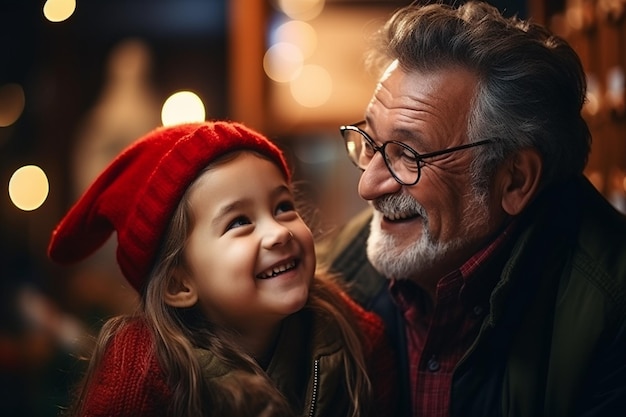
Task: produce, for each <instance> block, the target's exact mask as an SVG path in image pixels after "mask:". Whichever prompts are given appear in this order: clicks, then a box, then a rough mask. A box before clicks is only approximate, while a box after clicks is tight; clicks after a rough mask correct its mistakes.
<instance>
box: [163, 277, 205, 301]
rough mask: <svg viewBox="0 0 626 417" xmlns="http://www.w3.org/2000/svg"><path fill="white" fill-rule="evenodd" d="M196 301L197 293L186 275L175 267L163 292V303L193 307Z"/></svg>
mask: <svg viewBox="0 0 626 417" xmlns="http://www.w3.org/2000/svg"><path fill="white" fill-rule="evenodd" d="M197 302H198V293H197V291H196V287H195V286H194V285H193V282H192V281H191V280H190V279H189V277H188V275H187V274H186V273H185V272H184V271H182V270H180V269H177V270H176V271H175V272H174V276H173V277H172V278H171V280H170V283H169V285H168V286H167V291H166V292H165V304H167V305H169V306H171V307H177V308H187V307H193V306H194V305H195V304H196V303H197Z"/></svg>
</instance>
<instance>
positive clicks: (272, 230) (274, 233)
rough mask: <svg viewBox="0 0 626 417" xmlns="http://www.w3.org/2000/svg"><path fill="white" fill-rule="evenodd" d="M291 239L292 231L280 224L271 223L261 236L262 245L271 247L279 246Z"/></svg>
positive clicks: (267, 247)
mask: <svg viewBox="0 0 626 417" xmlns="http://www.w3.org/2000/svg"><path fill="white" fill-rule="evenodd" d="M292 239H293V232H292V231H291V230H289V229H288V228H287V227H285V226H284V225H282V224H279V223H275V224H273V225H271V226H270V227H269V228H268V230H267V231H266V233H265V235H264V237H263V247H265V248H266V249H271V248H274V247H276V246H281V245H284V244H286V243H287V242H289V241H290V240H292Z"/></svg>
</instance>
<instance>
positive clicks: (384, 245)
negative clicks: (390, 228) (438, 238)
mask: <svg viewBox="0 0 626 417" xmlns="http://www.w3.org/2000/svg"><path fill="white" fill-rule="evenodd" d="M380 217H381V214H380V213H379V212H374V218H373V219H372V223H371V226H370V235H369V238H368V239H367V257H368V258H369V260H370V262H371V263H372V265H373V266H374V268H375V269H376V270H377V271H378V272H379V273H380V274H382V275H383V276H385V277H387V278H394V279H411V278H412V277H414V276H415V275H417V274H419V273H420V272H422V271H424V270H426V269H428V268H430V267H431V266H432V265H433V264H434V263H435V261H437V260H438V259H440V258H442V257H443V256H444V255H445V253H446V252H447V251H448V250H449V249H450V247H452V246H453V245H452V244H451V243H439V242H433V241H432V239H431V237H430V234H429V232H428V229H427V227H426V225H424V228H423V231H422V235H421V236H420V238H419V239H417V240H416V241H414V242H412V243H411V244H409V245H408V246H406V247H403V244H402V243H401V242H398V241H397V238H396V237H395V236H392V235H390V234H388V233H385V232H383V231H382V230H381V229H380Z"/></svg>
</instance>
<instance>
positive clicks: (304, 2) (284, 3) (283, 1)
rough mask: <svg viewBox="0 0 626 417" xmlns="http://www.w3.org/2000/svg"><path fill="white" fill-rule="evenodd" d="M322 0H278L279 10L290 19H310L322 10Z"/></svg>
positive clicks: (323, 2)
mask: <svg viewBox="0 0 626 417" xmlns="http://www.w3.org/2000/svg"><path fill="white" fill-rule="evenodd" d="M324 4H325V1H324V0H279V1H278V7H279V8H280V10H281V11H282V12H283V13H284V14H286V15H287V16H289V17H290V18H292V19H296V20H312V19H315V18H316V17H317V16H319V14H320V13H321V12H322V10H324Z"/></svg>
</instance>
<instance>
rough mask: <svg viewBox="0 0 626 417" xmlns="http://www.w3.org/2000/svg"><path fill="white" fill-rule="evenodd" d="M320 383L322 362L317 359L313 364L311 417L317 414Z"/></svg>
mask: <svg viewBox="0 0 626 417" xmlns="http://www.w3.org/2000/svg"><path fill="white" fill-rule="evenodd" d="M319 383H320V360H319V359H315V361H314V362H313V392H312V393H311V405H310V407H309V417H313V415H314V414H315V406H316V403H317V391H318V388H319Z"/></svg>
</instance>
